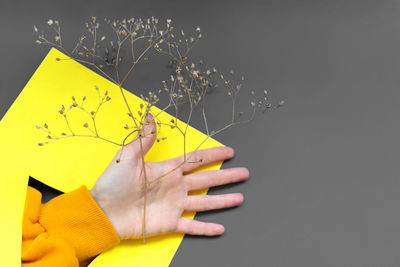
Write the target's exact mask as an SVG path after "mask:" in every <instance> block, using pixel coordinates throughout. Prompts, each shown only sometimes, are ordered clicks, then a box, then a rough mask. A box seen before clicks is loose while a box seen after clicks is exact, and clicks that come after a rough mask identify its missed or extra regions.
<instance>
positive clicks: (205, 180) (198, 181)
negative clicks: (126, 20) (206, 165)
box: [184, 168, 249, 191]
mask: <svg viewBox="0 0 400 267" xmlns="http://www.w3.org/2000/svg"><path fill="white" fill-rule="evenodd" d="M247 178H249V171H248V170H247V169H246V168H232V169H226V170H217V171H202V172H197V173H192V174H189V175H186V176H185V178H184V179H185V180H184V181H185V183H186V185H187V187H188V191H192V190H200V189H205V188H209V187H212V186H219V185H224V184H229V183H236V182H240V181H244V180H246V179H247Z"/></svg>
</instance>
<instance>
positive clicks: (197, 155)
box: [172, 147, 235, 172]
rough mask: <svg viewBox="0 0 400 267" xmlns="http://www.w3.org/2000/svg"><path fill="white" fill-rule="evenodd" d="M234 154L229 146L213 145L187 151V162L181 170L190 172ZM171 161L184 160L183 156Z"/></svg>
mask: <svg viewBox="0 0 400 267" xmlns="http://www.w3.org/2000/svg"><path fill="white" fill-rule="evenodd" d="M234 154H235V152H234V150H233V149H232V148H230V147H213V148H208V149H202V150H197V151H195V152H191V153H187V154H186V159H187V161H188V163H186V164H184V165H183V166H182V167H181V170H182V171H183V172H190V171H193V170H195V169H197V168H198V167H200V166H203V165H207V164H210V163H213V162H218V161H223V160H227V159H230V158H232V157H233V156H234ZM172 161H173V162H174V165H179V164H180V163H182V162H183V161H184V156H180V157H177V158H174V159H172Z"/></svg>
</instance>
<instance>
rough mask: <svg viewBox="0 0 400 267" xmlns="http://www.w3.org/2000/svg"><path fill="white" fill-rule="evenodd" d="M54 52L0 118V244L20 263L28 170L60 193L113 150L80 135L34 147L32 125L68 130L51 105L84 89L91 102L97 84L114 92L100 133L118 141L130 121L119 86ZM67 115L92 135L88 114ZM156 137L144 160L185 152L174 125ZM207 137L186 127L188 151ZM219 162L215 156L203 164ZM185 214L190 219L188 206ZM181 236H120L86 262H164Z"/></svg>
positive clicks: (94, 170)
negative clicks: (114, 244) (123, 238)
mask: <svg viewBox="0 0 400 267" xmlns="http://www.w3.org/2000/svg"><path fill="white" fill-rule="evenodd" d="M57 57H59V58H66V56H65V55H64V54H62V53H61V52H60V51H58V50H56V49H54V48H53V49H51V50H50V52H49V53H48V55H47V56H46V58H45V59H44V60H43V62H42V63H41V65H40V66H39V68H38V69H37V70H36V72H35V73H34V75H33V76H32V78H31V79H30V80H29V82H28V84H27V85H26V86H25V88H24V90H23V91H22V92H21V94H20V95H19V96H18V98H17V99H16V101H15V102H14V104H13V105H12V106H11V108H10V109H9V111H8V112H7V113H6V115H5V116H4V118H3V119H2V121H1V123H0V149H1V153H0V167H1V170H2V171H1V185H2V186H1V187H0V212H1V216H2V218H1V221H2V222H1V224H2V226H1V230H0V231H1V233H0V234H1V242H0V246H1V247H0V251H1V252H2V259H1V262H2V265H3V266H20V250H21V227H20V226H21V221H22V213H23V207H24V200H25V194H26V187H27V181H28V178H29V176H32V177H34V178H36V179H39V180H40V181H42V182H44V183H46V184H48V185H49V186H52V187H54V188H56V189H58V190H61V191H64V192H68V191H71V190H74V189H76V188H77V187H79V186H81V185H86V186H87V187H88V188H91V187H92V186H93V184H94V183H95V181H96V179H97V177H98V176H99V175H100V174H101V173H102V172H103V170H104V169H105V167H106V166H107V165H108V164H109V162H110V161H111V159H112V157H113V156H114V154H115V152H116V151H117V150H118V147H117V146H115V145H113V144H110V143H107V142H104V141H102V140H99V139H95V138H85V137H73V138H67V139H65V140H59V141H56V142H53V143H51V144H47V145H45V146H38V145H37V144H38V142H39V141H40V140H43V137H44V132H43V131H41V130H37V129H36V128H35V125H43V123H47V124H48V125H49V129H51V130H55V131H56V132H57V133H61V132H67V131H68V128H67V126H66V124H65V121H64V120H63V117H62V116H61V115H60V114H58V112H57V111H58V110H59V109H60V107H61V105H62V104H65V105H68V104H70V103H71V96H75V97H76V99H77V100H78V101H79V100H80V99H82V97H83V96H86V97H87V99H86V101H85V105H86V106H87V107H89V109H90V107H92V108H95V107H96V104H97V103H98V96H97V91H96V90H95V85H97V86H98V87H99V88H100V92H104V91H105V90H108V92H109V96H110V97H111V98H112V99H111V101H109V102H107V103H106V104H104V107H102V109H101V110H100V112H99V114H98V118H97V119H96V121H97V122H98V129H99V132H100V135H102V136H105V137H107V138H110V139H113V140H116V141H118V142H121V140H122V138H123V137H124V136H125V135H126V134H127V130H125V129H124V128H123V125H124V124H125V123H128V122H129V117H128V116H127V115H126V113H127V111H126V107H125V105H124V103H123V100H122V97H121V95H120V92H119V89H118V87H117V86H116V85H115V84H113V83H111V82H109V81H108V80H106V79H105V78H103V77H101V76H100V75H98V74H96V73H94V72H93V71H91V70H89V69H88V68H86V67H85V66H82V65H81V64H79V63H77V62H75V61H73V60H62V61H57V60H56V58H57ZM127 98H128V101H129V103H130V105H131V106H132V107H138V106H139V103H140V101H141V99H140V98H138V97H136V96H135V95H133V94H130V93H127ZM171 118H172V117H171V116H170V115H168V114H165V113H164V114H163V115H162V117H161V119H162V120H164V121H170V119H171ZM71 121H72V124H71V127H72V128H74V129H76V130H75V132H76V133H78V132H79V133H81V134H90V132H88V130H87V129H85V128H83V127H82V125H83V123H84V122H88V123H90V118H89V117H88V116H87V115H86V117H85V114H83V113H82V112H79V111H78V110H77V109H73V110H71ZM180 123H181V122H180ZM182 125H183V123H182ZM161 136H166V137H167V141H163V142H160V143H156V145H155V146H154V147H153V148H152V149H151V151H150V152H149V153H148V155H147V156H146V160H148V161H160V160H164V159H167V158H171V157H176V156H179V155H181V154H182V153H183V142H182V140H183V139H182V136H181V135H179V134H178V133H177V131H176V130H173V129H169V128H168V127H163V128H162V130H161ZM205 137H206V136H205V135H204V134H202V133H201V132H199V131H197V130H196V129H193V128H191V127H189V130H188V140H189V142H188V144H187V151H191V150H194V149H195V148H196V147H197V146H198V145H199V144H200V143H201V142H202V141H203V140H204V138H205ZM214 146H221V144H220V143H218V142H217V141H215V140H213V139H208V140H207V141H206V142H205V143H204V144H203V145H202V147H201V148H208V147H214ZM220 166H221V162H220V163H217V164H214V165H212V166H208V167H207V169H218V168H220ZM206 191H207V190H204V191H202V192H199V193H203V194H205V193H206ZM184 216H185V217H189V218H192V217H193V216H194V213H190V214H189V213H188V214H185V215H184ZM182 238H183V235H181V234H170V235H166V236H160V237H155V238H148V239H147V244H145V245H144V244H142V242H141V240H137V241H124V242H122V243H121V244H120V245H118V246H117V247H114V248H113V249H111V250H109V251H106V252H104V253H102V254H101V255H100V256H98V257H97V258H96V259H95V260H94V261H93V262H92V263H91V264H90V266H168V265H169V264H170V262H171V260H172V258H173V256H174V254H175V252H176V250H177V249H178V246H179V244H180V242H181V241H182Z"/></svg>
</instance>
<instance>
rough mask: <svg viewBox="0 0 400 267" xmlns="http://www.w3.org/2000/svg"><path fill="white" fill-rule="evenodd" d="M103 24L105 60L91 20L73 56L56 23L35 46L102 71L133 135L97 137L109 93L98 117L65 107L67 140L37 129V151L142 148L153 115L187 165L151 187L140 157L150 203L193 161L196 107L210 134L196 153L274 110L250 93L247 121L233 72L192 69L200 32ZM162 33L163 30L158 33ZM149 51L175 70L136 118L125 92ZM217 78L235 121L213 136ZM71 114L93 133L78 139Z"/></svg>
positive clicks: (151, 24)
mask: <svg viewBox="0 0 400 267" xmlns="http://www.w3.org/2000/svg"><path fill="white" fill-rule="evenodd" d="M105 22H106V24H107V25H109V26H110V28H111V30H112V32H113V34H115V39H114V40H111V41H110V42H109V44H107V45H106V47H105V48H104V53H103V54H99V51H100V50H101V49H100V44H104V43H105V40H106V39H108V38H107V37H106V35H101V34H99V31H100V30H99V29H100V24H99V23H98V21H97V18H96V17H92V18H91V19H90V21H89V22H87V23H85V28H86V31H87V33H86V34H84V35H82V36H81V37H80V38H79V39H78V42H77V43H76V45H75V47H74V48H73V49H72V50H71V52H69V51H67V49H66V48H64V46H63V44H62V39H61V29H60V23H59V22H58V21H57V20H55V21H53V20H52V19H50V20H48V22H47V24H48V26H49V27H51V28H52V29H53V30H54V32H55V33H56V35H55V37H54V41H50V38H47V37H46V36H45V35H44V33H43V32H41V33H39V30H38V29H37V27H36V26H34V31H35V32H36V33H37V34H38V39H37V41H36V43H37V44H48V45H51V46H53V47H55V48H58V49H60V50H61V51H63V52H64V53H65V54H66V55H67V56H68V57H67V58H57V60H58V61H63V60H72V59H73V60H76V61H77V62H80V63H82V64H86V65H88V66H91V67H94V69H95V70H96V71H98V72H99V73H100V74H101V75H103V76H104V77H105V78H107V79H109V80H110V81H111V82H113V83H115V84H116V85H118V86H119V89H120V93H121V96H122V98H123V100H124V103H125V105H126V108H127V111H128V115H129V117H130V118H131V120H132V124H131V125H129V124H125V126H124V128H125V129H127V130H129V133H128V134H127V135H126V137H125V138H124V140H123V141H122V142H116V141H113V140H109V139H106V138H104V137H102V136H100V135H99V132H98V130H97V127H96V115H97V113H98V111H99V109H100V108H101V107H102V105H103V104H104V103H105V102H107V101H109V100H110V97H109V96H107V93H105V95H104V97H103V98H102V97H100V93H99V105H98V107H97V110H96V111H90V112H89V111H88V110H86V109H85V108H84V107H83V103H84V101H85V99H86V98H85V97H83V99H82V104H81V105H79V104H78V103H77V102H76V100H75V98H74V97H73V103H72V105H70V107H69V109H68V110H65V107H64V106H62V108H61V110H60V111H59V113H60V114H61V115H62V116H63V117H64V119H65V123H66V125H67V128H68V129H69V133H68V134H67V133H61V135H57V134H55V133H54V132H53V131H50V130H49V127H48V125H47V124H44V125H43V127H42V126H37V128H38V129H41V130H43V131H45V132H46V135H47V139H48V140H47V141H46V142H43V143H39V145H44V144H48V143H50V142H53V141H57V140H60V139H65V138H69V137H91V138H98V139H101V140H104V141H107V142H110V143H112V144H115V145H118V146H121V147H122V148H123V147H124V146H126V145H127V140H128V138H129V137H130V136H131V135H132V134H135V133H136V134H137V137H136V138H134V139H133V140H132V141H131V142H134V141H139V142H140V144H141V142H142V138H145V136H144V134H143V132H142V129H143V126H144V125H146V124H147V123H148V122H147V121H146V119H145V118H146V115H147V114H148V113H152V114H153V117H154V119H155V120H156V123H157V125H158V129H159V130H160V129H161V126H168V127H171V128H173V129H176V130H177V131H178V132H179V133H180V134H182V136H183V143H184V144H183V147H184V151H183V155H184V160H183V162H182V163H181V164H179V165H178V166H177V167H176V168H174V169H172V170H170V171H168V172H166V173H165V174H163V175H161V176H160V177H158V178H156V179H154V180H152V181H148V180H147V176H146V172H145V167H144V166H145V162H144V155H143V153H141V154H142V155H141V156H142V163H143V175H144V180H145V190H144V192H145V194H144V202H146V191H147V187H148V186H150V185H151V184H152V183H154V182H156V181H158V180H159V179H161V178H163V177H165V176H166V175H168V174H169V173H171V172H173V171H174V170H176V169H177V168H179V167H181V166H182V165H184V164H186V163H189V162H190V161H189V159H190V157H191V155H189V156H187V151H186V147H187V139H186V136H187V130H188V125H189V124H190V122H191V120H192V114H193V112H194V110H195V108H196V107H197V106H200V112H201V116H202V118H203V122H204V126H205V131H206V138H205V139H204V140H203V141H202V142H201V143H200V144H199V145H198V146H197V147H196V149H195V150H194V151H196V150H198V149H199V148H200V147H201V145H202V144H204V142H206V140H207V139H208V138H210V137H213V136H214V135H216V134H218V133H220V132H222V131H224V130H226V129H228V128H230V127H232V126H234V125H236V124H240V123H245V122H249V121H251V120H253V118H254V116H255V115H256V113H257V110H262V112H261V113H264V112H265V111H266V110H267V109H269V108H271V107H272V105H271V104H269V103H268V101H267V92H266V91H264V97H263V98H262V99H261V100H257V99H256V97H255V93H254V92H253V91H252V92H251V97H252V101H251V102H250V107H251V109H252V112H251V114H250V116H249V117H248V118H247V119H243V112H237V111H236V109H237V108H236V101H237V95H238V94H239V91H240V89H241V86H242V85H241V84H239V83H236V82H235V75H234V72H233V71H230V76H231V77H230V78H229V79H228V78H225V77H224V76H223V75H222V74H219V72H218V71H217V70H216V68H206V67H205V66H204V64H203V63H202V62H200V64H199V67H198V68H196V66H195V64H194V63H189V61H188V55H189V52H190V50H191V49H192V48H193V47H194V46H196V45H197V43H198V42H199V40H200V39H201V38H202V34H201V32H200V28H199V27H197V28H196V30H195V35H194V36H188V35H187V34H185V32H184V31H183V30H180V31H179V32H178V33H175V31H174V27H172V26H171V22H172V21H171V20H170V19H167V21H166V25H165V27H164V28H162V27H161V26H158V25H159V20H158V19H156V18H154V17H152V18H148V19H144V20H143V19H134V18H131V19H123V20H121V21H120V20H114V21H111V20H109V19H105ZM161 28H162V30H160V29H161ZM100 36H101V37H100ZM89 39H90V40H89ZM126 42H129V44H130V49H129V50H130V51H129V52H130V57H129V58H128V59H127V60H124V61H123V58H122V57H121V48H122V46H123V45H124V44H125V43H126ZM140 42H142V46H143V47H142V49H139V48H140ZM150 50H154V51H155V52H157V53H159V54H161V55H166V56H168V57H169V59H170V62H171V65H172V66H173V68H174V71H173V73H172V75H171V76H170V79H169V81H168V82H167V81H163V82H162V88H161V89H159V90H158V91H155V92H153V91H149V92H148V96H143V95H141V98H142V99H143V100H145V101H146V104H145V105H143V104H141V105H140V108H139V109H138V110H137V112H136V113H134V112H132V109H131V107H130V105H129V103H128V101H127V99H126V96H125V94H124V91H123V89H122V86H123V84H124V83H125V81H126V80H127V78H128V77H129V75H130V74H131V73H132V71H133V69H134V68H135V67H136V65H138V64H139V63H143V62H146V61H148V56H147V54H148V53H149V51H150ZM123 62H127V63H128V64H129V67H128V71H127V72H126V73H125V74H124V75H122V74H121V73H120V68H121V64H122V63H123ZM110 72H111V73H110ZM218 76H219V77H220V78H221V81H222V82H223V84H224V86H225V87H226V89H227V95H228V97H230V99H231V101H232V116H231V120H230V121H229V122H228V123H227V124H226V125H224V126H222V127H221V128H219V129H217V130H210V129H209V125H208V122H207V114H206V94H207V93H208V92H209V91H210V90H212V89H213V88H216V87H217V86H218V82H216V81H215V77H218ZM243 80H244V78H243V77H242V79H241V81H243ZM96 90H97V91H98V92H99V88H98V87H97V86H96ZM162 95H167V97H168V104H167V105H166V106H165V107H163V108H161V111H160V112H158V113H156V114H154V113H153V112H152V107H153V106H154V105H156V104H157V103H158V102H159V100H160V99H159V97H161V96H162ZM282 104H283V102H280V103H279V104H278V105H277V106H274V107H279V106H281V105H282ZM182 105H187V106H188V108H189V114H188V117H187V119H186V120H185V122H186V126H185V127H183V128H181V127H180V126H179V125H178V118H179V116H180V113H181V108H180V107H181V106H182ZM72 108H77V109H80V110H81V111H82V112H84V113H86V115H87V116H89V118H90V119H91V120H92V122H91V126H89V123H85V124H84V125H83V127H84V128H86V129H87V130H88V131H90V132H91V134H89V135H87V134H77V133H76V131H75V130H72V129H71V126H70V123H69V120H68V117H67V114H68V112H69V110H71V109H72ZM169 109H172V110H173V113H174V116H175V119H172V120H171V121H170V122H163V121H161V120H160V118H159V115H160V114H161V113H163V112H166V111H168V110H169ZM136 114H137V115H136ZM161 140H165V137H163V138H161ZM157 141H158V142H159V141H160V138H158V139H157ZM120 151H121V153H122V152H123V150H120ZM142 152H143V151H142ZM117 161H118V159H117ZM145 209H146V205H144V215H145ZM143 226H145V216H143ZM143 241H145V227H143Z"/></svg>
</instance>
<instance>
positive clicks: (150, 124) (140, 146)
mask: <svg viewBox="0 0 400 267" xmlns="http://www.w3.org/2000/svg"><path fill="white" fill-rule="evenodd" d="M139 135H141V136H139ZM137 138H138V139H137V140H136V141H135V142H133V143H132V144H130V145H129V146H132V150H133V153H141V152H142V153H143V155H145V154H147V152H148V151H149V150H150V148H151V147H152V146H153V144H154V141H155V140H156V138H157V126H156V123H155V121H154V118H153V115H151V114H150V113H147V115H146V117H145V119H144V121H143V127H142V128H141V130H140V131H139V133H138V136H137Z"/></svg>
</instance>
